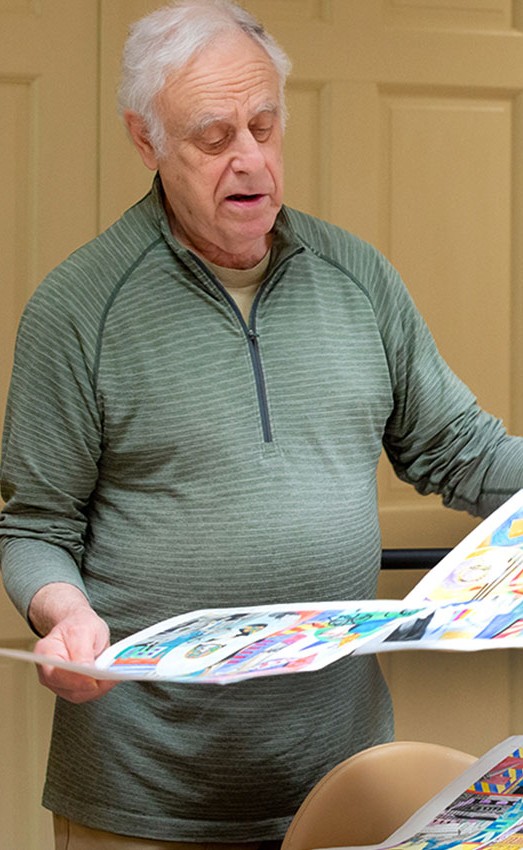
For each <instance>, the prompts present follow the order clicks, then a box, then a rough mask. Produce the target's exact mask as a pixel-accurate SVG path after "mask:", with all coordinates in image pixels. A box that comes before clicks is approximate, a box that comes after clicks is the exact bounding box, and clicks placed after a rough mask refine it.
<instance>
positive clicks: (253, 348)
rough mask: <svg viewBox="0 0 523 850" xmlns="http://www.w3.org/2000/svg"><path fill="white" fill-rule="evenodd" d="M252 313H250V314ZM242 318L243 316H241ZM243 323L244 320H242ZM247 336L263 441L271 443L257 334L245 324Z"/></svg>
mask: <svg viewBox="0 0 523 850" xmlns="http://www.w3.org/2000/svg"><path fill="white" fill-rule="evenodd" d="M251 315H252V314H251ZM242 320H243V317H242ZM244 325H245V322H244ZM245 330H246V332H247V337H248V339H249V353H250V355H251V362H252V369H253V372H254V380H255V382H256V395H257V396H258V407H259V410H260V419H261V426H262V432H263V442H264V443H272V427H271V419H270V416H269V404H268V401H267V386H266V383H265V375H264V372H263V366H262V362H261V357H260V346H259V343H258V334H257V332H256V331H255V330H254V328H253V327H250V328H248V327H247V326H246V325H245Z"/></svg>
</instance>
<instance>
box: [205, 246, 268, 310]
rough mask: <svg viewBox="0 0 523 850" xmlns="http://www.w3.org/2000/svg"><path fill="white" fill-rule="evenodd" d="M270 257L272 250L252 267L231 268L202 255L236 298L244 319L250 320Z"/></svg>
mask: <svg viewBox="0 0 523 850" xmlns="http://www.w3.org/2000/svg"><path fill="white" fill-rule="evenodd" d="M270 258H271V252H270V251H267V253H266V254H265V256H264V257H262V259H261V260H260V262H259V263H257V264H256V265H255V266H253V267H252V268H251V269H229V268H226V267H225V266H217V265H216V263H211V262H210V261H209V260H207V259H205V258H204V257H202V260H203V261H204V263H205V265H206V266H208V268H209V269H210V270H211V271H212V273H213V274H214V275H215V276H216V277H217V278H218V280H219V281H220V283H221V284H222V285H223V286H224V287H225V289H226V290H227V292H228V293H229V295H231V296H232V298H234V300H235V301H236V304H237V305H238V307H239V308H240V311H241V313H242V315H243V317H244V319H245V320H246V321H248V318H249V313H250V310H251V307H252V302H253V301H254V298H255V295H256V293H257V291H258V288H259V286H260V283H261V282H262V280H263V278H264V277H265V272H266V271H267V269H268V267H269V262H270Z"/></svg>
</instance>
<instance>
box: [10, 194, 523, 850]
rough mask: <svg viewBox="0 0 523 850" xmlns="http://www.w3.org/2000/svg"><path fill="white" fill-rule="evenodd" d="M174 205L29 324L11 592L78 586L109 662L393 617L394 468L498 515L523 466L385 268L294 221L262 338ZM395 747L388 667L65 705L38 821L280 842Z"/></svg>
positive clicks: (259, 319) (266, 291) (111, 245)
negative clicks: (227, 636) (306, 612)
mask: <svg viewBox="0 0 523 850" xmlns="http://www.w3.org/2000/svg"><path fill="white" fill-rule="evenodd" d="M159 192H160V189H159V186H158V184H157V183H156V184H155V186H154V187H153V190H152V192H151V193H150V194H149V195H148V196H147V197H146V198H145V199H144V200H143V201H141V202H140V203H139V204H137V205H136V206H135V207H133V208H132V209H131V210H129V211H128V212H127V213H126V214H125V215H124V216H123V217H122V219H120V221H118V222H117V223H116V224H114V225H113V226H112V227H111V228H110V229H109V230H108V231H107V232H106V233H104V234H102V235H101V236H99V237H98V238H97V239H96V240H94V241H93V242H92V243H90V244H89V245H87V246H85V247H84V248H82V249H80V250H79V251H77V252H76V253H75V254H73V255H72V256H71V257H70V258H68V259H67V260H66V261H65V262H64V263H63V264H62V265H61V266H59V267H58V268H57V269H56V270H55V271H54V272H53V273H52V274H51V275H50V276H49V277H48V278H47V279H46V281H45V282H44V283H43V284H42V285H41V287H40V288H39V289H38V291H37V292H36V294H35V296H34V297H33V298H32V299H31V301H30V303H29V305H28V307H27V309H26V311H25V313H24V316H23V319H22V323H21V326H20V332H19V337H18V343H17V351H16V362H15V368H14V373H13V380H12V385H11V391H10V396H9V403H8V409H7V415H6V427H5V433H4V442H3V462H2V494H3V497H4V499H5V500H6V507H5V510H4V512H3V513H2V515H1V519H0V534H1V536H2V570H3V577H4V582H5V585H6V587H7V590H8V592H9V594H10V595H11V597H12V599H13V601H14V602H15V604H16V605H17V607H18V608H19V610H20V612H21V613H22V614H24V615H25V613H26V611H27V607H28V604H29V601H30V599H31V597H32V595H33V594H34V593H35V592H36V590H37V589H38V588H40V587H41V586H42V585H44V584H46V583H49V582H52V581H67V582H71V583H73V584H75V585H77V586H78V587H80V588H84V589H85V591H86V593H87V595H88V596H89V598H90V600H91V603H92V604H93V606H94V608H95V609H96V610H97V611H98V613H99V614H100V615H101V616H102V617H104V618H106V620H107V621H108V623H109V625H110V627H111V633H112V637H113V639H114V640H116V639H119V638H121V637H123V636H124V635H126V634H128V633H130V632H132V631H135V630H137V629H140V628H142V627H144V626H146V625H148V624H150V623H152V622H155V621H157V620H161V619H164V618H167V617H169V616H172V615H174V614H178V613H181V612H186V611H190V610H193V609H199V608H204V607H215V606H231V605H244V604H261V603H271V602H282V601H285V600H288V601H292V602H296V601H312V600H328V599H349V598H352V599H365V598H371V597H373V596H374V595H375V591H376V580H377V574H378V570H379V563H380V533H379V526H378V517H377V496H376V465H377V462H378V458H379V455H380V452H381V448H382V445H385V447H386V450H387V452H388V453H389V456H390V457H391V460H392V462H393V464H394V466H395V468H396V470H397V472H398V474H399V475H400V476H401V477H402V478H403V479H405V480H407V481H410V482H411V483H413V484H414V485H415V486H416V487H417V488H418V489H419V490H420V492H423V493H428V492H440V493H441V494H442V495H443V498H444V499H445V501H446V502H447V503H448V504H449V505H450V506H453V507H457V508H467V509H469V510H471V511H472V512H477V513H482V514H486V513H488V512H489V511H490V510H491V509H493V508H494V507H496V506H497V505H498V504H499V503H500V502H501V501H502V500H503V499H504V498H505V497H506V496H508V495H510V494H511V493H512V492H513V491H514V490H516V489H518V488H519V487H521V486H523V448H522V442H523V441H521V440H519V439H518V438H510V437H508V436H507V435H506V434H505V432H504V429H503V426H502V424H501V423H500V422H498V421H497V420H496V419H494V418H492V417H490V416H488V415H487V414H486V413H483V412H481V411H480V410H479V409H478V408H477V406H476V404H475V401H474V399H473V397H472V396H471V394H470V392H469V391H468V390H467V389H466V388H465V387H464V386H463V385H462V384H461V383H460V382H459V380H458V379H457V378H456V377H455V376H454V375H453V374H452V373H451V372H450V371H449V369H448V368H447V366H446V365H445V363H444V362H443V361H442V360H441V358H440V357H439V355H438V353H437V351H436V348H435V346H434V343H433V341H432V338H431V336H430V334H429V332H428V331H427V328H426V326H425V325H424V323H423V321H422V319H421V318H420V316H419V314H418V313H417V311H416V309H415V307H414V306H413V304H412V302H411V300H410V298H409V296H408V294H407V292H406V290H405V288H404V286H403V284H402V282H401V281H400V279H399V277H398V275H397V273H396V272H395V271H394V269H393V268H392V267H391V266H390V265H389V264H388V263H387V261H386V260H385V259H384V258H383V257H382V256H381V255H380V254H379V253H377V252H376V251H375V250H374V249H373V248H372V247H370V246H369V245H367V244H365V243H363V242H361V241H359V240H358V239H356V238H355V237H353V236H350V235H348V234H347V233H344V232H342V231H340V230H338V229H336V228H334V227H332V226H330V225H327V224H325V223H323V222H321V221H318V220H315V219H313V218H310V217H307V216H305V215H303V214H301V213H299V212H296V211H293V210H290V209H284V210H283V211H282V212H281V214H280V216H279V218H278V221H277V226H276V231H275V240H274V245H273V250H272V255H271V263H270V267H269V270H268V274H267V277H266V280H265V281H264V283H263V284H262V286H261V288H260V291H259V293H258V296H257V299H256V301H255V304H254V306H253V310H252V314H251V317H250V322H249V327H247V325H246V324H245V323H244V322H243V320H242V319H241V316H240V314H239V312H238V310H237V309H236V307H235V305H234V303H233V302H232V301H231V299H230V298H229V297H228V295H227V293H226V292H225V290H224V289H223V288H222V287H221V285H220V284H219V282H218V281H217V280H216V279H215V278H214V277H213V275H212V273H211V272H210V271H208V270H207V269H206V268H205V266H204V265H203V263H202V262H201V261H200V260H199V259H198V258H197V257H195V256H194V255H193V254H191V252H189V251H188V250H187V249H185V248H184V247H183V246H181V245H180V244H178V243H177V242H176V240H174V238H173V237H172V235H171V233H170V231H169V228H168V225H167V221H166V219H165V216H164V212H163V208H162V204H161V200H160V194H159ZM391 735H392V715H391V707H390V701H389V696H388V693H387V690H386V687H385V685H384V682H383V680H382V678H381V675H380V673H379V670H378V667H377V664H376V662H375V659H372V658H359V659H347V660H345V661H343V662H338V663H337V664H335V665H333V666H332V667H330V668H328V669H327V670H325V671H322V672H319V673H303V674H299V675H294V676H275V677H271V678H267V679H263V680H257V681H249V682H247V683H245V684H233V685H228V686H227V687H225V688H217V687H215V686H204V685H175V684H161V685H159V684H144V683H125V684H121V685H119V686H118V687H117V688H115V689H114V690H113V691H111V692H110V693H109V694H107V695H106V696H105V697H103V698H102V699H101V700H99V701H97V702H95V703H91V704H85V705H78V706H77V705H71V704H69V703H66V702H64V701H62V700H58V701H57V708H56V722H55V727H54V733H53V741H52V746H51V753H50V761H49V771H48V778H47V783H46V788H45V796H44V802H45V805H47V806H48V807H49V808H51V809H53V810H54V811H56V812H58V813H61V814H63V815H65V816H67V817H70V818H72V819H74V820H76V821H80V822H82V823H85V824H87V825H89V826H92V827H97V828H99V829H105V830H109V831H114V832H122V833H126V834H130V835H137V836H144V837H146V836H148V837H152V838H157V839H166V840H180V841H184V840H187V841H190V840H198V841H248V840H258V839H265V838H266V839H269V838H275V837H278V836H281V835H282V834H283V832H284V831H285V828H286V826H287V824H288V822H289V820H290V818H291V816H292V814H293V813H294V811H295V810H296V808H297V806H298V805H299V803H300V802H301V800H302V799H303V797H304V795H305V794H306V793H307V791H308V790H309V788H310V787H311V786H312V784H313V783H315V782H316V781H317V780H318V779H319V778H320V776H321V775H323V774H324V773H325V772H326V771H327V770H328V769H330V768H331V767H332V766H333V765H334V764H335V763H337V762H338V761H340V760H341V759H343V758H345V757H347V756H348V755H350V754H351V753H353V752H355V751H357V750H359V749H361V748H363V747H366V746H370V745H372V744H374V743H377V742H380V741H384V740H387V739H389V738H390V737H391Z"/></svg>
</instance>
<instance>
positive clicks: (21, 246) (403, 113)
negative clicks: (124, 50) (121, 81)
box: [0, 0, 523, 850]
mask: <svg viewBox="0 0 523 850" xmlns="http://www.w3.org/2000/svg"><path fill="white" fill-rule="evenodd" d="M158 5H160V2H158V0H99V2H98V3H95V2H93V0H74V2H71V0H0V106H1V107H2V116H3V119H4V116H7V121H4V120H3V121H2V123H1V124H0V149H1V152H2V157H0V176H1V178H2V187H3V204H2V205H1V207H0V225H1V226H0V240H1V242H0V247H1V249H2V258H3V269H2V275H3V276H2V278H1V279H0V287H1V303H2V309H1V310H0V354H1V359H0V402H1V404H2V407H3V402H4V400H5V394H6V388H7V382H8V374H9V369H10V358H11V351H12V343H13V339H14V329H15V326H16V324H17V320H18V315H19V313H20V310H21V307H22V304H23V303H24V301H25V300H26V298H27V297H28V295H29V294H30V292H31V291H32V289H33V288H34V286H35V285H36V283H37V281H38V280H40V279H41V277H42V276H43V274H44V273H45V272H46V271H47V270H48V269H49V268H50V267H51V266H53V265H54V264H55V263H56V262H58V261H59V260H60V259H62V257H63V256H65V254H67V253H68V252H69V251H70V250H72V249H73V248H75V247H76V246H77V245H78V244H80V243H81V242H83V241H85V240H86V239H88V238H90V236H92V235H94V233H95V232H96V231H97V229H100V228H102V227H104V226H106V225H108V224H110V223H111V221H113V220H114V219H115V218H116V217H117V216H118V215H119V214H120V212H121V211H122V210H123V209H124V208H125V207H127V206H128V205H129V204H130V203H132V202H134V201H135V200H136V199H137V198H138V197H139V196H140V195H141V194H142V193H144V192H145V191H146V190H147V188H148V186H149V184H150V174H149V172H147V171H145V169H144V168H143V166H142V165H141V163H140V161H139V160H138V157H137V155H136V154H135V152H134V151H133V150H132V148H131V145H130V143H129V142H128V140H127V139H126V136H125V133H124V131H123V129H122V128H121V126H120V124H119V121H118V119H117V117H116V113H115V107H114V92H115V88H116V85H117V79H118V69H119V56H120V52H121V47H122V44H123V41H124V38H125V35H126V31H127V26H128V24H129V23H130V22H131V21H132V20H135V19H136V18H138V17H139V16H141V15H143V14H145V13H146V12H148V11H150V10H152V9H154V8H156V7H157V6H158ZM244 5H245V6H246V7H247V8H249V9H251V10H252V11H253V12H254V13H255V14H257V15H258V16H259V17H260V18H261V19H262V20H263V21H264V23H265V24H266V26H267V27H268V29H269V30H271V31H272V32H273V34H274V35H275V36H276V38H277V39H278V40H279V41H280V42H281V43H282V45H283V46H284V47H285V48H286V50H287V51H288V52H289V54H290V56H291V58H292V60H293V63H294V70H293V74H292V78H291V80H290V85H289V94H288V99H289V107H290V113H291V118H290V122H289V129H288V133H287V138H286V174H287V179H286V187H287V188H286V200H287V202H288V203H289V204H291V205H295V206H298V207H301V208H302V209H304V210H306V211H309V212H311V213H313V214H316V215H319V216H322V217H324V218H327V219H329V220H331V221H333V222H334V223H336V224H339V225H341V226H342V227H345V228H347V229H349V230H351V231H353V232H356V233H358V234H359V235H361V236H362V237H363V238H366V239H368V240H369V241H371V242H373V243H374V244H376V245H377V246H378V247H379V248H381V249H382V250H383V251H384V252H385V253H386V254H387V255H388V256H389V257H390V259H391V260H392V261H393V262H394V263H395V264H396V265H397V266H398V268H399V269H400V271H401V272H402V274H403V276H404V277H405V279H406V281H407V283H408V285H409V288H410V290H411V292H412V293H413V295H414V297H415V299H416V301H417V303H418V305H419V307H420V308H421V310H422V312H423V313H424V315H425V316H426V318H427V320H428V322H429V324H430V326H431V327H432V329H433V332H434V334H435V336H436V339H437V342H438V344H439V346H440V348H441V350H442V352H443V353H444V355H445V356H446V357H447V359H448V360H449V362H450V363H451V365H452V366H453V368H454V369H455V370H456V371H457V372H458V374H460V375H461V376H462V377H463V378H464V379H465V380H466V381H467V383H469V384H470V386H471V387H472V388H473V390H474V391H475V392H476V393H477V395H478V398H479V399H480V401H481V403H482V404H483V405H484V406H485V407H487V408H488V409H490V410H492V412H494V413H495V414H496V415H498V416H500V417H502V418H503V419H504V420H505V422H506V424H507V426H508V427H509V428H510V429H511V430H513V431H515V432H518V433H523V392H522V390H521V388H520V386H519V382H518V377H519V375H518V365H519V363H520V362H521V357H522V355H523V285H522V280H521V278H522V266H523V263H522V258H521V251H522V249H521V247H520V246H519V243H518V239H517V235H518V234H519V232H520V231H521V224H522V219H523V214H522V201H521V199H522V198H523V192H522V182H523V177H522V175H523V167H522V161H521V153H520V151H521V150H522V149H523V146H522V135H523V109H522V103H523V101H522V92H523V40H522V39H523V35H522V29H523V3H522V2H521V0H244ZM97 51H98V53H97ZM98 58H99V63H100V64H99V66H98V65H97V62H98ZM50 344H52V340H50ZM380 505H381V519H382V525H383V530H384V544H385V545H387V546H424V545H426V546H432V545H434V546H450V545H453V543H455V542H457V540H459V539H460V538H461V537H462V536H463V535H464V534H465V533H466V531H467V530H468V529H469V528H470V527H471V525H472V521H471V520H470V519H468V518H467V517H466V515H464V514H457V513H453V512H449V511H445V510H443V509H442V508H441V507H440V505H439V501H438V500H437V499H435V498H434V499H433V498H429V499H422V498H421V497H419V496H417V495H416V493H414V492H413V491H411V489H410V488H408V487H406V486H404V485H402V484H401V483H400V482H398V481H397V480H396V479H395V478H394V476H393V475H392V474H391V472H390V470H389V468H388V466H387V464H386V463H384V464H383V466H382V469H381V470H380ZM417 578H418V576H413V575H412V574H409V573H402V572H400V573H398V574H395V575H394V576H392V575H388V576H385V577H384V581H383V583H382V594H383V595H386V596H398V597H401V596H402V595H404V593H405V592H407V590H408V589H409V587H410V585H411V584H412V582H413V581H414V580H415V579H417ZM30 639H31V636H30V634H29V632H28V631H27V629H25V627H24V626H23V624H22V622H21V620H20V619H19V618H17V617H16V615H14V614H13V612H12V610H11V608H10V606H9V604H8V603H6V601H5V599H4V598H3V597H1V598H0V640H1V642H3V643H11V644H12V645H16V646H25V645H27V643H28V641H29V642H30ZM520 666H521V665H520V662H519V659H518V656H517V654H511V653H499V652H496V653H492V654H485V653H481V654H478V655H475V656H474V657H473V658H471V657H470V656H467V657H466V658H464V657H463V656H460V655H456V654H454V655H444V654H436V653H431V654H430V657H429V656H428V655H427V654H426V653H425V654H422V653H402V654H399V653H398V654H395V655H394V656H389V657H388V658H387V659H385V662H384V667H385V670H386V673H387V676H388V678H389V681H390V684H391V688H392V692H393V696H394V702H395V706H396V715H397V730H398V736H399V737H403V738H405V737H410V738H420V739H424V740H434V741H442V742H445V743H449V744H451V745H454V746H459V747H462V748H463V749H469V750H470V751H472V752H477V753H479V752H481V751H482V750H484V749H486V747H488V746H490V744H492V743H494V741H496V740H498V739H500V738H502V737H503V736H505V735H507V734H510V733H512V732H517V731H520V729H519V726H520V721H521V717H520V711H519V709H518V705H519V704H520V700H519V696H520V694H519V689H520V686H518V681H521V680H522V677H521V670H520ZM50 706H51V701H50V700H49V698H48V695H47V694H46V692H45V691H43V689H41V688H39V687H37V685H36V683H35V676H34V671H32V670H31V669H26V668H25V666H23V665H20V666H16V665H12V664H0V721H1V723H0V729H1V730H2V731H1V732H0V753H1V754H2V760H3V767H4V769H3V770H2V771H1V772H0V818H1V821H2V833H1V842H0V846H1V847H2V850H4V847H5V850H18V848H20V847H24V848H29V850H32V848H35V850H36V848H38V850H48V848H49V847H50V846H51V845H50V843H49V841H50V839H49V834H50V833H49V820H48V818H47V816H46V815H45V814H44V813H43V812H42V811H41V809H40V807H39V803H38V800H39V796H40V787H41V780H42V775H43V765H44V761H45V749H46V745H47V734H48V728H49V716H50Z"/></svg>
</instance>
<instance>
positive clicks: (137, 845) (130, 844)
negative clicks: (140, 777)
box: [53, 815, 280, 850]
mask: <svg viewBox="0 0 523 850" xmlns="http://www.w3.org/2000/svg"><path fill="white" fill-rule="evenodd" d="M53 822H54V834H55V850H277V848H278V847H279V844H280V842H279V841H254V842H249V843H245V844H241V843H238V844H213V843H205V844H195V843H193V842H188V841H187V842H184V841H158V840H157V839H155V838H131V837H129V836H127V835H117V834H116V833H114V832H104V831H103V830H101V829H90V828H89V827H87V826H81V825H80V824H78V823H74V822H73V821H70V820H67V818H64V817H62V816H61V815H53Z"/></svg>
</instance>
